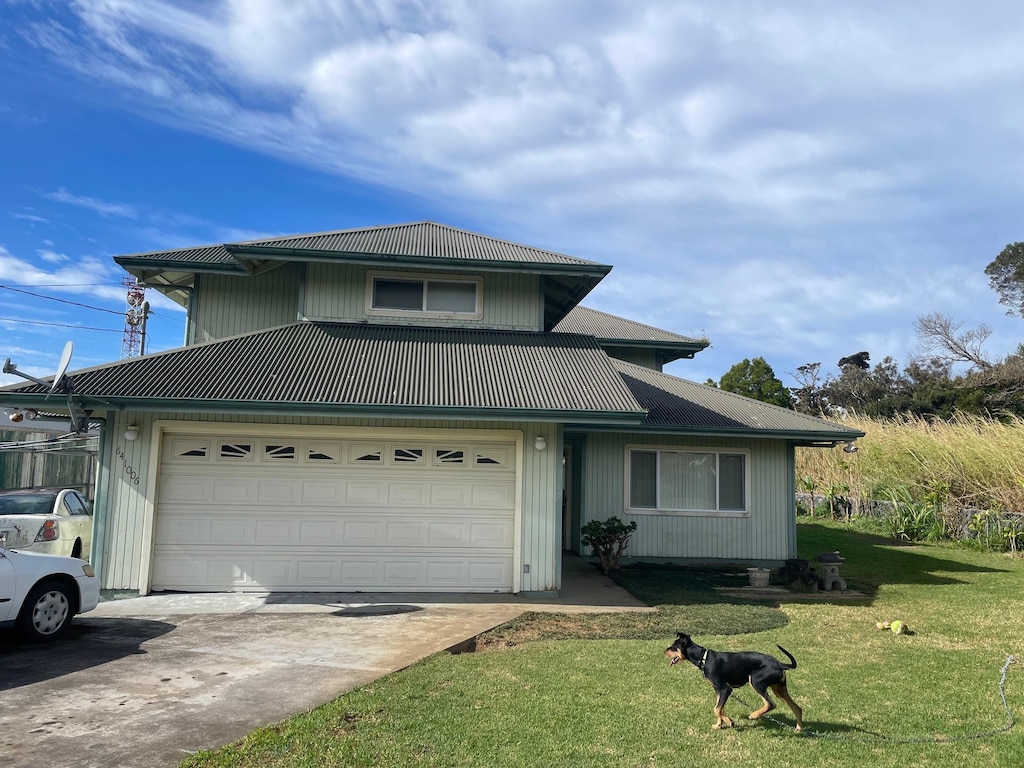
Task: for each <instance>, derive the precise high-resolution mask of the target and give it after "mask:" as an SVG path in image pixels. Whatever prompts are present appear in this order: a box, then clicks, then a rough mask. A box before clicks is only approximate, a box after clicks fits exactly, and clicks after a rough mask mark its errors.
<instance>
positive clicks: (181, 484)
mask: <svg viewBox="0 0 1024 768" xmlns="http://www.w3.org/2000/svg"><path fill="white" fill-rule="evenodd" d="M212 489H213V478H212V477H203V476H201V475H191V474H190V475H178V476H174V477H165V478H162V481H161V483H160V494H159V498H158V501H159V502H160V503H170V504H173V503H175V502H181V503H183V504H188V503H197V502H202V501H205V500H206V499H209V498H211V497H212V496H213V491H212Z"/></svg>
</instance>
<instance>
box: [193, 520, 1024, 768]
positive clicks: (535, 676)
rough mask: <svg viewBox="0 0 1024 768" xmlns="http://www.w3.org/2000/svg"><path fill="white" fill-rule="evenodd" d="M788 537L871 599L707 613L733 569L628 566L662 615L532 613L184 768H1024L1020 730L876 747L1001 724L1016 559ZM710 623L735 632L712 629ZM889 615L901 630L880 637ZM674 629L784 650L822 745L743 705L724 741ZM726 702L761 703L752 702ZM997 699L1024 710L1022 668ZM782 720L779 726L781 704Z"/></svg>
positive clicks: (808, 534)
mask: <svg viewBox="0 0 1024 768" xmlns="http://www.w3.org/2000/svg"><path fill="white" fill-rule="evenodd" d="M798 531H799V542H800V548H801V553H802V555H803V556H804V557H807V558H808V559H811V560H813V557H814V555H816V554H818V553H820V552H825V551H831V550H836V549H838V550H840V551H841V553H842V554H843V555H844V556H845V557H846V558H847V562H846V563H845V564H844V566H843V573H844V575H845V576H846V577H847V580H848V581H849V582H850V586H851V588H856V589H860V590H862V591H864V592H865V594H866V595H867V597H866V598H865V599H864V600H861V601H859V602H854V603H851V602H848V601H841V600H807V599H798V600H793V601H792V602H789V601H784V602H783V603H782V604H781V605H777V606H772V605H751V604H749V603H745V602H744V601H737V600H727V601H725V602H720V596H719V593H717V592H716V591H715V590H714V589H713V587H714V586H728V585H729V581H730V580H731V579H734V578H736V575H735V573H733V574H730V572H729V571H728V570H725V571H707V572H702V571H695V570H693V569H663V570H662V569H652V568H645V569H633V570H627V571H625V572H623V574H622V575H621V579H622V581H623V583H624V584H627V585H629V587H630V588H631V589H633V590H635V592H636V593H637V594H638V595H641V596H642V597H643V598H644V599H645V600H647V601H649V602H651V603H654V604H656V605H657V606H658V612H657V613H656V614H649V615H648V616H649V617H651V616H653V617H657V616H658V615H659V614H665V615H664V616H662V618H661V619H658V618H646V619H644V618H641V617H642V616H644V615H643V614H633V615H632V618H623V615H621V614H617V615H604V616H600V615H598V616H591V617H587V619H586V620H585V621H578V622H577V620H575V619H566V618H565V617H561V618H558V617H556V618H555V619H550V618H544V617H543V616H542V615H541V614H531V615H529V616H526V617H522V618H521V619H519V620H518V621H517V622H515V623H513V624H511V625H506V626H505V627H503V628H501V630H500V631H499V632H498V633H496V634H493V635H492V637H491V638H490V639H489V640H488V639H486V638H481V640H482V641H483V642H482V647H483V648H484V649H486V652H483V653H475V654H461V655H449V654H439V655H435V656H433V657H431V658H428V659H425V660H423V661H421V662H419V663H417V664H414V665H413V666H411V667H409V668H408V669H406V670H403V671H401V672H397V673H395V674H393V675H388V676H387V677H384V678H382V679H380V680H378V681H376V682H374V683H372V684H370V685H368V686H365V687H363V688H361V689H358V690H356V691H352V692H351V693H349V694H347V695H345V696H342V697H340V698H338V699H337V700H335V701H333V702H331V703H329V704H326V705H324V706H322V707H319V708H317V709H315V710H313V711H312V712H310V713H308V714H306V715H303V716H300V717H297V718H294V719H292V720H289V721H287V722H285V723H281V724H278V725H276V726H272V727H269V728H264V729H261V730H259V731H256V732H255V733H253V734H251V735H250V736H249V737H248V738H246V739H244V740H243V741H241V742H239V743H238V744H235V745H231V746H229V747H226V748H224V749H221V750H217V751H213V752H209V753H202V754H200V755H196V756H193V757H191V758H189V759H188V760H186V761H185V762H184V763H182V765H183V766H188V767H189V768H199V767H202V768H210V767H212V766H246V767H250V766H251V767H255V766H260V767H261V768H263V767H276V766H459V767H460V768H462V767H467V768H468V767H470V766H501V767H502V768H505V767H506V766H507V767H509V768H511V767H513V766H538V765H543V766H563V765H564V766H616V767H618V766H686V765H702V766H729V767H730V768H734V766H737V765H748V766H773V768H776V767H777V768H782V767H784V766H808V765H834V766H840V767H847V766H849V767H852V766H865V765H871V766H872V767H873V768H886V767H888V766H892V767H893V768H895V766H899V767H900V768H905V766H907V765H913V766H915V768H916V767H917V766H936V767H937V766H949V765H958V766H964V767H973V766H1015V765H1024V725H1019V726H1016V727H1015V728H1014V729H1012V730H1011V731H1010V732H1009V733H1004V734H999V735H995V736H991V737H988V738H984V739H980V740H966V741H953V742H951V743H894V742H892V741H886V740H884V739H883V738H879V737H889V738H891V739H907V738H918V737H920V738H931V737H936V738H956V737H958V736H962V735H965V734H974V733H978V732H982V731H988V730H992V729H996V728H999V727H1001V726H1002V725H1004V724H1005V722H1006V717H1005V714H1004V712H1003V710H1002V704H1001V701H1000V698H999V693H998V689H997V683H998V681H999V672H1000V668H1001V667H1002V665H1003V663H1004V662H1005V660H1006V657H1007V656H1008V655H1009V654H1018V655H1019V654H1022V653H1024V639H1022V638H1024V632H1022V630H1024V595H1022V592H1021V585H1022V578H1021V577H1022V575H1024V562H1022V561H1020V560H1012V559H1010V558H1007V557H1005V556H1001V555H994V554H985V553H980V552H974V551H969V550H966V549H962V548H957V547H954V546H948V545H921V546H901V545H898V544H894V543H893V542H892V541H891V540H886V539H883V538H880V537H876V536H873V535H870V534H867V533H864V532H858V531H856V530H852V529H850V528H848V527H845V526H841V525H838V524H828V523H823V522H805V523H802V524H801V525H800V526H799V528H798ZM736 573H738V571H737V572H736ZM716 612H717V614H718V615H721V616H722V617H725V618H726V619H727V621H726V622H725V623H726V624H728V632H726V631H723V630H722V629H721V628H719V629H716V627H715V625H714V617H715V615H716ZM666 617H667V618H666ZM895 619H901V620H903V621H906V622H907V623H908V624H909V625H910V627H911V628H912V630H913V631H914V634H912V635H907V636H896V635H893V634H891V633H890V632H880V631H877V630H876V629H875V622H876V621H879V620H895ZM678 621H682V622H683V624H677V623H675V622H678ZM669 627H670V629H669ZM677 629H684V630H687V631H690V632H692V633H694V634H695V635H696V637H697V640H698V642H701V643H702V644H705V645H708V646H710V647H713V648H717V649H720V650H740V649H747V648H750V649H755V650H760V651H765V652H771V651H773V650H775V644H776V643H779V644H781V645H783V646H785V647H786V648H788V649H789V650H790V651H791V652H792V653H793V654H794V655H795V656H796V657H797V659H798V662H799V668H798V669H797V670H796V671H795V672H792V673H790V691H791V692H792V694H793V696H794V697H795V698H796V700H797V701H798V702H799V703H800V704H801V705H802V706H803V708H804V717H805V728H806V729H807V730H809V731H814V732H817V733H821V734H827V736H826V737H824V738H822V737H815V736H811V735H796V734H794V733H793V732H792V730H790V729H789V728H788V727H786V726H784V725H777V724H775V723H771V722H766V721H761V722H750V721H748V720H746V719H745V718H744V715H745V714H746V711H747V710H746V709H745V708H744V707H743V706H742V705H741V704H740V703H738V702H730V704H729V706H728V708H727V711H728V712H729V713H730V714H731V716H732V717H733V718H734V719H735V720H736V724H737V727H736V728H734V729H731V730H726V731H712V730H711V725H712V723H713V722H714V718H713V716H712V713H711V706H712V703H713V696H712V692H711V689H710V687H709V686H708V685H707V683H706V682H705V681H704V680H703V679H702V678H701V675H700V674H699V673H698V672H697V671H696V670H695V669H694V668H693V667H692V666H690V665H685V666H676V667H671V668H670V667H669V666H668V664H667V662H666V661H665V659H664V658H663V656H662V653H661V652H662V650H663V649H664V648H665V647H666V646H667V645H668V644H669V642H670V641H671V639H672V637H673V635H674V633H675V631H676V630H677ZM744 629H745V630H748V631H747V633H746V634H738V633H737V632H738V631H741V630H744ZM573 631H578V632H579V633H580V634H581V635H582V636H583V637H579V636H577V637H572V633H573ZM536 638H548V639H536ZM738 693H739V696H740V697H741V698H743V699H744V700H745V701H747V702H748V703H750V704H753V703H754V701H753V700H754V698H755V696H754V695H753V694H752V693H751V692H750V690H749V689H747V688H744V689H741V690H740V691H739V692H738ZM1006 695H1007V700H1008V703H1009V705H1010V708H1011V710H1012V711H1013V712H1014V713H1015V714H1017V715H1018V716H1024V715H1022V713H1024V665H1022V664H1021V662H1020V661H1018V662H1016V663H1015V664H1014V666H1013V668H1012V669H1011V670H1010V672H1009V675H1008V679H1007V684H1006ZM776 714H777V715H778V720H779V721H781V722H782V723H792V717H791V715H790V713H789V711H788V709H786V708H785V706H780V708H779V710H777V712H776Z"/></svg>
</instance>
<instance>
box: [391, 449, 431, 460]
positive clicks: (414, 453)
mask: <svg viewBox="0 0 1024 768" xmlns="http://www.w3.org/2000/svg"><path fill="white" fill-rule="evenodd" d="M391 460H392V461H394V463H395V464H422V463H423V449H422V448H395V449H394V451H393V452H392V454H391Z"/></svg>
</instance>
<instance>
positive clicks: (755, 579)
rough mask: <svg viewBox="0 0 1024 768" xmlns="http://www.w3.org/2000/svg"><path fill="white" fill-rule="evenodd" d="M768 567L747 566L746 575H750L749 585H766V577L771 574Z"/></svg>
mask: <svg viewBox="0 0 1024 768" xmlns="http://www.w3.org/2000/svg"><path fill="white" fill-rule="evenodd" d="M771 573H772V572H771V569H770V568H747V575H748V576H749V577H750V586H752V587H767V586H768V577H769V576H771Z"/></svg>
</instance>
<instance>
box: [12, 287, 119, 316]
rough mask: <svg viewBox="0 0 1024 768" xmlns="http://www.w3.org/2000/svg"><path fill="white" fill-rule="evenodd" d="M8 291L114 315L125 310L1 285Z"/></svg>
mask: <svg viewBox="0 0 1024 768" xmlns="http://www.w3.org/2000/svg"><path fill="white" fill-rule="evenodd" d="M0 288H3V289H4V290H6V291H14V292H15V293H24V294H25V295H26V296H35V297H36V298H37V299H47V300H49V301H59V302H60V303H61V304H70V305H71V306H73V307H82V309H91V310H93V311H95V312H109V313H110V314H112V315H123V314H124V312H118V311H117V310H114V309H107V308H106V307H90V306H89V305H88V304H79V303H78V302H77V301H68V300H67V299H58V298H57V297H56V296H44V295H43V294H41V293H33V292H32V291H23V290H21V289H20V288H12V287H11V286H9V285H0Z"/></svg>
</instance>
